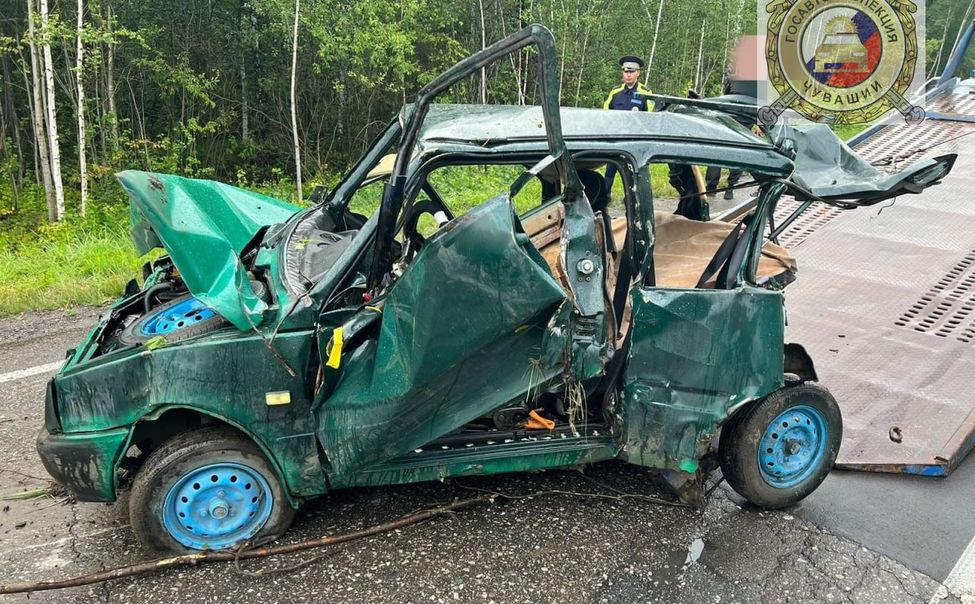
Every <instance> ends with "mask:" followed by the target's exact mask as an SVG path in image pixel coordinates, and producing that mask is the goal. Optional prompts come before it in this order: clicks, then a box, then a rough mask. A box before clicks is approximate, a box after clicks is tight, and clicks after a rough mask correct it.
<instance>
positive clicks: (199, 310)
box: [139, 298, 217, 336]
mask: <svg viewBox="0 0 975 604" xmlns="http://www.w3.org/2000/svg"><path fill="white" fill-rule="evenodd" d="M216 314H217V313H215V312H213V311H212V310H210V309H209V308H207V307H206V306H204V304H203V302H200V301H199V300H197V299H196V298H189V299H188V300H183V301H182V302H180V303H179V304H175V305H173V306H169V307H167V308H163V309H161V310H158V311H156V313H155V314H153V315H150V316H149V317H150V318H149V320H147V321H145V322H144V323H143V324H142V327H141V328H140V329H139V331H140V332H141V333H142V335H144V336H161V335H165V334H167V333H171V332H174V331H179V330H180V329H186V328H187V327H191V326H193V325H196V324H197V323H201V322H203V321H206V320H207V319H209V318H210V317H213V316H215V315H216Z"/></svg>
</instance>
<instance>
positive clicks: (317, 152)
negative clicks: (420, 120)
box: [0, 0, 975, 315]
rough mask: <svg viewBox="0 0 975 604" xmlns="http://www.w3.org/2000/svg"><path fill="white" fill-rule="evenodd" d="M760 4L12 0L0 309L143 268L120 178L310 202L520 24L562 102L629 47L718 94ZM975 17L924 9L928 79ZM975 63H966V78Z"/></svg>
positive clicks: (470, 97)
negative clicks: (457, 65) (546, 43)
mask: <svg viewBox="0 0 975 604" xmlns="http://www.w3.org/2000/svg"><path fill="white" fill-rule="evenodd" d="M755 11H756V2H755V0H371V1H369V2H358V1H355V0H2V1H0V87H2V90H0V315H3V314H9V313H13V312H19V311H22V310H26V309H39V308H58V307H65V306H70V305H72V304H78V303H99V302H103V301H105V300H106V299H110V298H111V297H114V296H115V295H117V294H118V293H119V291H120V289H121V287H122V285H123V284H124V283H125V282H126V281H127V280H128V279H130V278H131V277H132V276H133V275H135V274H136V273H137V267H138V266H139V265H140V264H141V261H140V259H138V258H137V257H136V256H135V250H134V248H133V246H132V245H131V242H130V240H129V237H128V234H127V223H128V215H127V201H126V199H125V196H124V193H123V192H122V190H121V188H120V187H119V186H118V185H117V183H116V182H115V180H114V176H113V175H114V173H115V172H117V171H119V170H124V169H141V170H152V171H157V172H169V173H175V174H181V175H185V176H191V177H201V178H213V179H218V180H222V181H225V182H230V183H233V184H237V185H239V186H243V187H248V188H251V189H256V190H259V191H261V192H264V193H267V194H270V195H272V196H275V197H278V198H281V199H285V200H291V201H293V202H298V203H304V201H303V199H304V198H307V196H308V194H309V193H310V191H311V189H312V186H313V185H315V184H324V185H326V186H328V185H331V184H334V182H335V181H336V180H337V179H338V178H339V177H340V176H341V174H342V173H343V172H344V170H345V169H346V168H347V167H348V166H349V164H350V163H351V162H353V161H354V160H355V159H356V157H358V155H359V154H360V153H361V152H362V151H363V150H364V149H365V148H366V147H367V146H368V144H369V142H370V141H371V140H372V138H373V136H374V135H375V134H376V133H378V132H379V131H380V130H381V129H382V128H383V127H384V125H385V124H386V123H388V121H389V120H390V119H392V117H393V116H394V115H395V114H396V112H397V111H398V110H399V109H400V107H401V106H402V104H403V103H405V102H409V100H410V99H411V97H412V95H413V94H414V93H415V92H416V91H417V90H418V89H419V88H420V87H421V86H423V85H424V84H425V83H426V82H428V81H430V79H432V78H433V77H434V76H436V75H437V74H438V73H439V72H441V71H442V70H443V69H444V68H446V67H448V66H449V65H451V64H452V63H454V62H456V61H457V60H458V59H460V58H462V57H464V56H466V55H468V54H470V53H471V52H473V51H475V50H478V49H480V48H482V47H484V46H485V45H486V44H490V43H491V42H493V41H495V40H497V39H500V38H501V37H503V36H505V35H507V34H509V33H511V32H513V31H515V30H517V29H519V28H521V27H523V26H524V25H525V24H528V23H532V22H540V23H543V24H545V25H547V26H548V27H549V28H550V29H551V30H552V31H553V33H554V34H555V37H556V41H557V44H558V53H559V81H560V92H561V98H562V104H563V105H565V106H584V107H597V106H600V105H601V104H602V101H603V100H604V98H605V96H606V93H607V92H608V90H610V89H611V88H612V87H613V86H615V85H617V84H618V81H619V67H618V65H617V59H618V58H619V56H620V55H622V54H627V53H634V54H638V55H640V56H642V57H644V59H645V60H647V62H648V63H649V65H648V67H647V69H645V70H644V80H645V82H646V83H647V85H648V86H650V88H652V89H653V90H654V91H655V92H660V93H665V94H676V95H683V94H686V93H687V91H688V90H690V89H694V90H696V91H699V92H701V93H703V94H705V95H714V94H718V93H720V90H721V88H722V83H723V78H724V77H725V74H724V66H725V65H726V61H727V58H728V55H729V52H730V51H731V49H732V48H733V46H734V44H735V41H736V39H737V38H738V37H739V36H740V35H742V34H748V33H755V27H756V26H755V22H756V15H755ZM973 17H975V0H970V1H967V0H927V18H926V37H927V44H926V54H927V73H928V75H929V76H930V75H934V74H937V73H940V69H941V68H942V67H943V66H944V63H945V61H946V60H947V58H948V54H949V52H950V49H951V47H952V46H953V44H954V42H955V41H956V39H957V36H958V33H959V31H960V29H961V26H962V24H963V23H967V22H970V20H971V19H972V18H973ZM973 67H975V52H970V53H969V56H968V57H966V61H965V63H964V64H963V66H962V69H963V70H964V71H963V73H967V72H968V71H969V70H971V69H972V68H973ZM534 70H535V62H534V57H533V56H531V55H530V53H529V52H527V51H526V52H523V53H521V54H518V55H517V56H513V57H512V58H511V60H509V61H506V62H502V63H499V64H496V65H494V66H492V67H491V68H489V69H487V70H485V71H483V72H482V73H479V74H477V75H475V76H474V77H472V78H471V79H470V80H469V81H467V82H466V83H465V84H464V85H462V86H458V87H456V88H455V89H454V90H452V91H451V92H450V93H449V98H448V100H451V101H454V102H471V103H477V102H486V103H508V104H534V103H535V102H536V97H537V93H538V91H537V88H536V84H535V77H534ZM296 148H297V150H298V152H297V153H296ZM296 157H297V158H300V159H298V160H297V161H296ZM457 186H459V187H461V188H463V186H464V183H458V185H457ZM299 191H300V193H299Z"/></svg>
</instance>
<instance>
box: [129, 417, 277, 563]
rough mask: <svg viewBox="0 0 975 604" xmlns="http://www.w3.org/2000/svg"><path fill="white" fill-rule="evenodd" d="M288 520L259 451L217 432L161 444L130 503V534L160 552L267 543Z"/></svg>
mask: <svg viewBox="0 0 975 604" xmlns="http://www.w3.org/2000/svg"><path fill="white" fill-rule="evenodd" d="M294 515H295V510H294V508H292V507H291V505H290V504H289V503H288V499H287V497H286V495H285V492H284V488H283V486H282V485H281V483H280V481H279V480H278V478H277V475H276V474H275V472H274V470H273V469H272V467H271V465H270V463H269V462H268V461H267V459H266V458H265V457H264V455H263V454H262V453H261V451H260V449H258V448H257V446H256V445H255V444H254V443H253V442H251V441H250V440H248V439H246V438H244V437H243V436H242V435H240V434H239V433H238V432H236V431H234V430H232V429H229V428H223V427H219V428H203V429H200V430H193V431H189V432H184V433H182V434H179V435H177V436H174V437H173V438H171V439H170V440H168V441H166V442H165V443H163V444H162V445H161V446H160V447H159V448H158V449H157V450H155V451H153V452H152V453H151V454H150V455H149V458H148V459H147V460H146V462H145V464H144V465H143V466H142V468H141V469H140V470H139V472H138V473H137V474H136V477H135V480H134V481H133V484H132V494H131V496H130V498H129V519H130V521H131V524H132V529H133V531H134V532H135V534H136V536H137V537H138V538H139V540H140V541H142V542H143V543H144V544H145V545H146V546H148V547H150V548H152V549H155V550H164V551H165V550H169V551H193V550H222V549H232V548H234V547H237V546H239V545H240V544H242V543H244V542H248V541H249V542H251V543H254V544H260V543H267V542H270V541H273V540H274V539H277V538H278V537H279V536H281V535H282V534H283V533H284V532H285V531H286V530H288V527H289V526H290V525H291V521H292V520H293V519H294Z"/></svg>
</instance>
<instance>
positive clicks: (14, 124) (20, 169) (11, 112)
mask: <svg viewBox="0 0 975 604" xmlns="http://www.w3.org/2000/svg"><path fill="white" fill-rule="evenodd" d="M18 55H19V53H18ZM0 66H2V69H3V81H4V85H3V93H4V102H5V103H7V114H8V119H9V120H10V131H11V132H12V133H13V135H14V146H15V148H16V150H17V182H16V190H19V189H20V188H21V187H23V186H24V146H23V143H22V142H21V140H20V116H19V115H17V105H16V103H15V102H14V97H13V85H14V80H13V75H12V74H11V73H10V64H9V63H8V59H7V57H6V56H4V57H3V58H2V59H0Z"/></svg>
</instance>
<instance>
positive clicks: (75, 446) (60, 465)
mask: <svg viewBox="0 0 975 604" xmlns="http://www.w3.org/2000/svg"><path fill="white" fill-rule="evenodd" d="M129 431H130V430H129V428H116V429H113V430H99V431H97V432H79V433H74V434H51V433H50V432H48V430H47V429H46V428H42V429H41V433H40V434H39V435H38V436H37V453H38V454H39V455H40V457H41V461H42V462H43V463H44V467H45V468H46V469H47V472H48V474H50V475H51V476H52V477H53V478H54V480H56V481H57V482H58V483H59V484H61V485H62V486H64V487H65V488H67V489H68V490H69V491H71V492H72V493H73V494H74V495H75V496H76V497H77V498H78V500H79V501H115V489H116V486H117V479H116V475H115V467H116V465H117V463H118V460H119V459H120V458H121V456H122V454H123V453H124V448H125V444H126V443H127V442H128V439H129Z"/></svg>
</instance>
